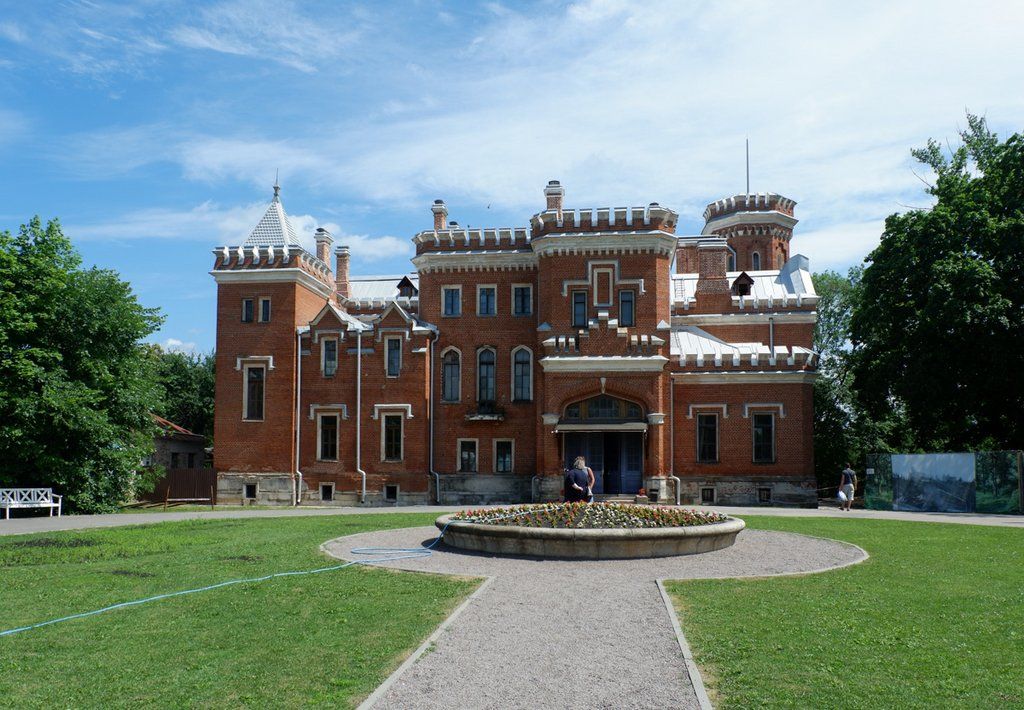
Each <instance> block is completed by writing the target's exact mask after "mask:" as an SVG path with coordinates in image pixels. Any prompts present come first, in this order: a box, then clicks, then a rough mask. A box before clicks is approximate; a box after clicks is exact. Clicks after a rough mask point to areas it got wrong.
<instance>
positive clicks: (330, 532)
mask: <svg viewBox="0 0 1024 710" xmlns="http://www.w3.org/2000/svg"><path fill="white" fill-rule="evenodd" d="M435 517H436V516H435V515H434V514H422V513H417V514H390V515H345V516H330V517H301V518H273V519H271V518H264V519H258V518H257V519H246V520H209V521H186V522H173V523H158V524H155V525H145V526H137V527H127V528H113V529H104V530H91V531H79V532H60V533H44V534H36V535H19V536H12V537H0V629H7V628H12V627H15V626H21V625H25V624H28V623H32V622H38V621H43V620H46V619H50V618H54V617H57V616H64V615H67V614H70V613H75V612H80V611H86V610H90V609H94V608H97V607H101V606H105V605H108V604H112V603H116V602H121V601H127V600H131V599H137V598H140V597H144V596H148V595H153V594H157V593H161V592H169V591H175V590H180V589H187V588H191V587H197V586H202V585H205V584H211V583H215V582H220V581H225V580H229V579H235V578H239V577H252V576H258V575H261V574H267V573H271V572H279V571H286V570H299V569H314V568H316V567H323V566H327V565H330V564H334V563H336V561H335V560H331V559H330V558H327V557H325V556H324V555H322V554H321V553H320V552H319V551H318V547H319V545H320V543H322V542H324V541H325V540H328V539H330V538H334V537H338V536H341V535H348V534H351V533H356V532H361V531H366V530H374V529H380V528H390V527H409V526H414V525H429V524H430V523H431V522H432V521H433V520H434V518H435ZM476 586H477V581H476V580H465V579H455V578H446V577H439V576H432V575H423V574H410V573H397V572H391V571H387V570H381V569H368V568H364V567H359V566H357V567H352V568H349V569H345V570H341V571H337V572H328V573H324V574H319V575H311V576H306V577H294V578H283V579H275V580H271V581H268V582H262V583H259V584H245V585H237V586H233V587H228V588H226V589H220V590H214V591H209V592H203V593H200V594H195V595H190V596H186V597H179V598H175V599H168V600H163V601H158V602H154V603H152V604H147V605H143V606H139V607H134V608H129V609H122V610H117V611H113V612H110V613H107V614H101V615H99V616H94V617H91V618H88V619H81V620H76V621H70V622H66V623H61V624H56V625H54V626H49V627H45V628H42V629H36V630H32V631H26V632H24V633H21V634H16V635H14V636H8V637H4V638H0V705H3V706H4V707H43V706H45V707H54V706H59V707H110V706H119V707H127V706H139V705H144V706H147V707H152V706H158V707H183V706H188V707H193V706H201V707H217V708H220V707H225V706H227V707H232V706H236V707H237V706H256V707H294V706H298V705H303V706H305V705H325V706H346V705H349V706H350V705H354V704H356V703H358V702H359V701H360V700H361V699H362V698H364V697H365V696H366V695H368V694H369V693H371V692H372V691H373V689H374V688H375V687H376V686H377V685H378V684H379V683H380V682H381V681H382V680H383V679H384V678H385V677H387V675H388V674H389V673H391V671H393V670H394V669H395V668H396V667H397V666H398V664H399V663H400V662H401V660H402V659H403V658H404V657H405V656H406V655H407V654H408V653H409V652H410V651H412V650H413V649H414V648H415V647H416V646H417V645H418V644H419V643H421V642H422V640H423V639H424V638H425V637H426V636H428V635H429V634H430V633H431V632H432V631H433V630H434V629H435V628H436V627H437V625H438V624H440V623H441V621H442V620H443V619H444V618H445V617H446V616H447V615H448V614H449V613H451V611H452V609H454V608H455V607H456V606H457V605H458V604H459V602H460V601H461V600H462V599H464V598H465V596H466V595H467V594H469V593H470V592H471V591H472V590H473V589H475V588H476Z"/></svg>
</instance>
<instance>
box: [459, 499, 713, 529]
mask: <svg viewBox="0 0 1024 710" xmlns="http://www.w3.org/2000/svg"><path fill="white" fill-rule="evenodd" d="M451 519H452V520H462V521H466V522H471V523H480V524H482V525H514V526H518V527H526V528H576V529H587V528H603V529H610V528H674V527H689V526H692V525H710V524H711V523H721V522H725V521H726V520H728V516H725V515H722V514H721V513H715V512H704V511H700V510H689V509H686V508H661V507H657V506H650V505H623V504H621V503H543V504H540V505H517V506H511V507H507V508H490V509H487V510H463V511H460V512H458V513H455V514H454V515H453V516H452V517H451Z"/></svg>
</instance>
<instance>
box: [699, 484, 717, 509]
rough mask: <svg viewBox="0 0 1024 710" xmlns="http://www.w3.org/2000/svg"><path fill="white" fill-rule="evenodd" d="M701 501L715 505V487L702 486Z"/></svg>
mask: <svg viewBox="0 0 1024 710" xmlns="http://www.w3.org/2000/svg"><path fill="white" fill-rule="evenodd" d="M700 502H701V504H702V505H713V504H714V502H715V489H714V488H701V489H700Z"/></svg>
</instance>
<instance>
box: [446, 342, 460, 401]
mask: <svg viewBox="0 0 1024 710" xmlns="http://www.w3.org/2000/svg"><path fill="white" fill-rule="evenodd" d="M452 354H454V355H455V357H456V358H457V360H458V361H457V363H456V366H457V367H458V372H459V382H458V385H457V386H456V388H455V394H456V397H455V399H447V398H446V397H445V387H446V383H447V381H446V379H445V365H446V363H445V358H446V357H448V355H452ZM441 401H442V402H445V403H447V404H454V403H457V402H461V401H462V351H461V350H459V349H458V348H457V347H455V346H454V345H450V346H448V347H447V348H445V349H444V350H442V351H441Z"/></svg>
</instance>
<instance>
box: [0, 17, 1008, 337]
mask: <svg viewBox="0 0 1024 710" xmlns="http://www.w3.org/2000/svg"><path fill="white" fill-rule="evenodd" d="M1022 26H1024V4H1022V3H1016V2H1005V3H994V2H979V3H973V4H972V5H971V6H970V9H966V8H965V6H964V5H963V4H962V3H942V2H920V3H917V2H901V3H891V2H879V3H870V2H869V3H846V2H843V3H839V2H834V3H813V4H811V3H799V2H771V3H766V2H758V3H732V2H720V3H718V2H716V3H681V2H675V1H669V2H662V1H660V0H651V1H649V2H643V3H626V2H615V1H612V0H593V1H589V2H588V1H582V2H574V3H569V2H515V3H511V2H510V3H506V4H502V3H479V4H477V3H455V2H440V1H436V2H435V1H427V0H424V1H422V2H408V3H384V2H372V3H370V2H367V3H343V2H335V1H325V2H302V3H292V2H288V1H287V0H275V1H273V2H261V1H254V2H233V1H228V2H216V1H213V2H204V3H188V2H174V1H173V0H168V1H160V2H157V1H142V2H135V3H127V2H125V3H120V2H104V1H102V0H64V1H59V2H44V1H42V0H40V1H39V2H17V1H13V0H5V1H4V2H0V165H2V172H0V229H10V230H14V229H16V228H17V226H18V225H19V224H21V223H23V222H25V221H27V219H28V218H29V217H31V216H32V215H33V214H39V215H41V216H42V217H43V218H44V219H45V218H50V217H59V218H60V219H61V221H62V222H63V224H64V226H65V231H66V233H67V234H68V235H69V236H70V237H71V238H72V239H73V241H74V242H75V244H76V246H77V248H78V249H79V250H80V251H81V252H82V254H83V256H84V258H85V260H86V262H87V263H89V264H97V265H100V266H103V267H107V268H113V269H116V270H117V271H119V272H120V273H121V274H122V276H123V277H124V278H126V279H127V280H129V281H130V282H131V283H132V285H133V286H134V288H135V290H136V292H137V293H138V295H139V298H140V299H141V300H142V301H143V303H145V304H146V305H150V306H159V307H160V308H161V309H162V310H163V312H164V313H165V314H166V316H167V322H166V324H165V326H164V328H163V329H162V330H161V332H160V333H158V334H157V335H156V336H154V338H153V339H154V341H156V342H161V343H164V344H166V345H169V346H172V347H177V348H181V349H186V350H187V349H199V350H209V349H211V348H212V347H213V342H214V304H215V289H214V284H213V280H212V279H211V278H210V277H209V275H208V274H207V272H208V270H209V268H210V265H211V263H212V256H211V253H210V250H211V249H212V248H213V247H214V246H217V245H221V244H237V243H239V242H240V241H241V240H242V239H244V237H245V236H246V234H247V233H248V231H249V229H251V227H252V226H253V225H254V224H255V223H256V221H257V220H258V219H259V217H260V215H261V214H262V212H263V210H264V209H265V206H266V204H267V202H268V200H269V198H270V196H271V185H272V184H273V181H274V174H275V171H277V170H280V175H281V184H282V187H283V189H282V199H283V201H284V203H285V207H286V209H287V210H288V212H289V214H291V215H292V217H293V222H294V224H295V226H296V228H297V229H298V230H299V231H300V232H301V233H303V234H304V235H305V238H306V239H308V240H310V243H311V235H312V232H313V230H314V229H315V228H316V227H317V226H320V225H322V226H326V227H327V228H328V229H330V230H331V231H332V232H333V233H334V234H335V236H336V238H337V239H338V242H337V243H347V244H349V245H350V246H351V247H352V254H353V272H354V273H366V274H370V273H395V272H401V271H404V270H407V269H408V268H410V266H409V262H408V258H409V257H410V256H411V255H412V248H411V244H410V242H409V238H410V236H411V235H412V234H414V233H415V232H417V231H419V230H420V229H424V228H427V227H429V226H430V224H431V215H430V209H429V208H430V203H431V201H432V200H433V199H434V198H437V197H441V198H444V199H445V201H446V202H447V203H448V205H449V210H450V213H451V214H450V217H451V218H452V219H456V220H458V221H459V222H460V223H461V224H463V225H466V224H470V225H473V226H509V225H525V224H526V223H527V219H528V217H529V215H530V214H532V213H533V212H535V211H537V210H539V209H541V207H542V206H543V196H542V192H541V191H542V188H543V186H544V184H545V182H546V181H547V180H548V179H552V178H557V179H560V180H561V181H562V183H563V185H565V187H566V193H567V194H566V204H567V206H571V207H597V206H623V205H633V204H646V203H647V202H651V201H658V202H660V203H662V204H664V205H668V206H671V207H673V208H674V209H676V210H678V211H679V212H680V215H681V219H680V231H681V232H696V231H699V229H700V226H701V221H700V214H701V212H702V211H703V207H704V205H705V204H706V203H707V202H709V201H712V200H715V199H717V198H719V197H723V196H726V195H731V194H735V193H738V192H742V191H743V189H744V166H743V162H744V155H743V151H744V148H743V142H744V137H745V136H749V137H750V142H751V173H752V176H751V188H752V190H756V191H768V190H770V191H776V192H780V193H782V194H784V195H786V196H788V197H792V198H793V199H795V200H797V202H798V205H797V216H798V217H799V218H800V219H801V223H800V224H799V225H798V226H797V232H796V236H795V238H794V249H795V250H796V251H800V252H802V253H804V254H807V255H808V256H809V257H810V258H811V264H812V267H813V268H815V269H823V268H839V269H845V268H846V267H848V266H850V265H852V264H855V263H859V262H860V261H861V260H862V259H863V257H864V256H865V255H866V254H867V253H868V252H869V251H870V249H871V248H872V247H873V246H874V245H875V244H876V243H877V241H878V236H879V234H880V231H881V225H882V221H883V220H884V218H885V216H886V215H888V214H890V213H892V212H895V211H900V210H904V209H907V208H908V207H914V206H921V205H925V204H927V201H926V198H925V196H924V195H923V193H922V184H921V182H920V181H919V179H918V177H917V176H915V174H914V172H913V170H914V169H915V166H914V164H913V163H912V161H911V159H910V156H909V150H910V148H912V147H916V146H920V145H923V144H924V142H925V140H926V139H927V138H928V137H935V138H939V139H944V138H948V139H950V140H953V139H954V138H955V135H956V130H957V128H958V127H959V126H961V125H963V123H964V110H965V109H970V110H971V111H973V112H976V113H983V114H985V115H987V116H988V118H989V121H990V125H991V126H992V127H993V128H994V129H996V130H997V131H999V132H1001V133H1003V134H1006V133H1010V132H1014V131H1019V130H1021V129H1022V118H1024V90H1022V87H1024V42H1021V41H1020V35H1019V32H1020V27H1022ZM918 172H919V173H920V171H918ZM921 177H922V178H924V179H925V180H927V179H928V176H927V175H921Z"/></svg>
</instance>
